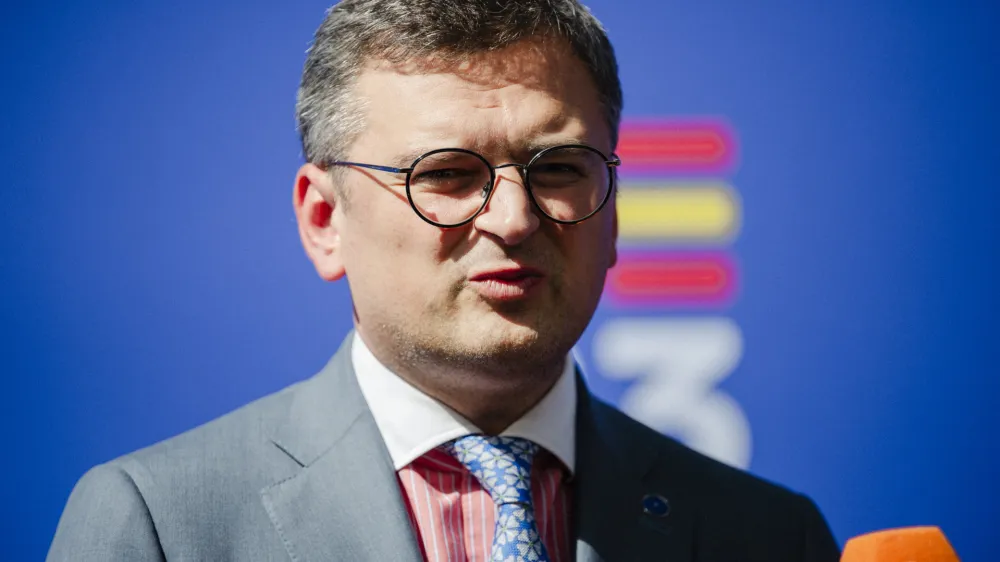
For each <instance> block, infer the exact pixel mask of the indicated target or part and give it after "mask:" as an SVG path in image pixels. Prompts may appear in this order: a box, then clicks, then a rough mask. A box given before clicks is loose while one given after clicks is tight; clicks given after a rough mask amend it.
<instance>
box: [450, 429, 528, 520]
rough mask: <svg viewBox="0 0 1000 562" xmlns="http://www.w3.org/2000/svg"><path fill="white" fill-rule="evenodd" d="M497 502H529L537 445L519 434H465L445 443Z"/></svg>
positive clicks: (501, 503) (452, 454) (502, 503)
mask: <svg viewBox="0 0 1000 562" xmlns="http://www.w3.org/2000/svg"><path fill="white" fill-rule="evenodd" d="M444 448H445V450H446V451H448V453H450V454H451V456H453V457H455V458H456V459H458V462H460V463H462V464H463V465H464V466H465V468H467V469H468V470H469V472H471V473H472V475H473V476H475V477H476V480H479V483H480V484H481V485H482V486H483V489H485V490H486V491H487V492H488V493H489V494H490V496H491V497H492V498H493V501H494V502H495V503H496V504H497V505H504V504H511V503H518V504H524V505H531V462H532V460H534V458H535V453H537V452H538V449H539V447H538V445H536V444H535V443H532V442H531V441H529V440H527V439H522V438H520V437H503V436H489V435H467V436H465V437H462V438H460V439H456V440H454V441H451V442H449V443H447V444H445V445H444Z"/></svg>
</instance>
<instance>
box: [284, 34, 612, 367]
mask: <svg viewBox="0 0 1000 562" xmlns="http://www.w3.org/2000/svg"><path fill="white" fill-rule="evenodd" d="M355 95H356V96H358V97H359V98H360V99H361V100H365V104H366V109H365V129H364V131H363V132H362V133H361V134H360V136H359V137H358V138H357V140H356V142H355V143H354V144H353V146H352V147H351V148H350V150H349V151H348V158H347V160H349V161H352V162H363V163H369V164H379V165H388V166H394V167H407V166H409V165H410V164H411V163H412V161H413V159H414V158H415V157H416V156H417V155H420V154H422V153H424V152H427V151H431V150H434V149H439V148H465V149H469V150H474V151H476V152H478V153H480V154H482V155H483V156H484V157H485V158H486V159H487V160H488V161H489V162H490V163H491V164H492V165H494V166H496V165H498V164H502V163H509V162H517V163H522V164H525V163H527V162H528V161H529V160H530V159H531V157H532V156H533V155H534V154H535V153H536V152H537V150H538V148H537V147H541V146H551V145H557V144H587V145H590V146H593V147H594V148H597V149H598V150H600V151H601V152H603V153H604V154H610V153H611V151H612V148H613V147H612V146H611V145H610V142H611V135H610V133H609V131H608V127H607V125H606V123H605V120H604V116H603V113H602V108H601V105H600V103H599V100H598V94H597V91H596V88H595V87H594V85H593V82H592V80H591V78H590V75H589V74H588V72H587V70H586V68H585V67H584V65H583V64H582V63H581V62H580V61H579V60H577V59H576V58H575V57H574V56H572V54H571V53H570V51H569V50H568V48H567V47H566V46H565V45H562V44H559V43H555V42H545V43H541V42H522V43H520V44H517V45H514V46H512V47H510V48H507V49H505V50H503V51H499V52H494V53H490V54H484V55H479V56H477V57H473V58H472V59H471V60H469V61H468V62H466V63H463V64H462V65H454V64H449V65H444V64H443V63H441V64H437V65H433V64H421V63H419V62H418V63H412V64H407V65H402V66H400V65H392V64H389V63H386V62H382V63H379V64H371V65H369V66H368V67H367V69H366V70H365V71H364V72H363V73H362V74H361V76H360V77H359V78H358V81H357V84H356V89H355ZM328 177H329V176H328ZM332 177H333V178H335V179H334V180H332V181H339V182H342V184H341V185H339V186H338V188H339V189H338V190H334V192H336V191H339V192H340V193H341V194H343V195H344V196H345V197H346V204H345V201H344V198H340V200H339V201H338V200H337V197H336V196H335V195H332V193H327V194H325V197H327V199H328V200H332V201H334V204H333V210H332V215H331V216H330V229H331V230H332V231H334V232H335V237H336V249H335V250H334V251H333V252H332V253H331V255H332V256H333V257H332V258H330V259H334V260H335V261H336V264H337V266H339V267H342V270H343V272H344V273H346V276H347V279H348V283H349V284H350V289H351V295H352V298H353V301H354V306H355V312H356V315H357V318H356V323H357V328H358V330H359V332H360V333H361V336H362V338H363V339H364V340H365V342H366V343H368V345H369V346H370V347H372V349H373V351H375V353H376V356H383V357H381V358H382V359H383V360H386V359H387V358H386V357H384V355H386V354H389V355H393V356H394V357H395V358H396V359H400V358H405V357H407V356H409V357H413V358H416V357H434V358H438V359H445V360H448V361H451V362H452V363H453V364H458V365H461V364H462V363H463V362H469V364H480V365H481V364H484V362H492V363H493V364H494V365H508V366H509V367H512V368H516V366H517V365H520V364H526V363H528V362H538V361H553V360H556V361H558V360H559V359H561V357H562V356H564V355H565V353H566V352H568V350H569V348H570V347H572V345H573V344H574V343H575V342H576V340H577V339H578V338H579V336H580V334H581V333H582V332H583V330H584V328H585V327H586V325H587V323H588V322H589V321H590V318H591V316H592V315H593V312H594V309H595V307H596V306H597V303H598V300H599V298H600V295H601V291H602V289H603V285H604V279H605V275H606V271H607V269H608V268H609V267H611V266H612V265H613V264H614V260H615V238H616V231H617V225H616V217H615V207H614V197H613V196H612V197H611V200H610V201H609V202H608V204H607V205H606V206H605V207H604V209H603V210H602V211H601V212H599V213H598V214H597V215H595V216H593V217H591V218H590V219H588V220H586V221H584V222H582V223H580V224H576V225H561V224H557V223H555V222H553V221H551V220H549V219H547V218H545V217H544V215H541V214H540V213H539V212H538V210H537V209H536V208H535V207H534V206H533V205H532V203H531V200H530V199H529V196H528V193H527V192H526V191H525V187H524V184H523V181H522V179H521V176H520V175H519V173H518V172H517V169H516V168H504V169H500V170H497V179H496V182H495V184H494V185H495V187H494V193H493V194H492V197H491V199H490V201H489V204H488V206H487V207H486V208H485V209H484V210H483V212H482V213H481V214H480V215H479V216H478V217H476V219H475V220H474V221H472V222H471V223H469V224H467V225H464V226H461V227H458V228H451V229H442V228H439V227H436V226H433V225H431V224H428V223H426V222H424V221H423V220H421V219H420V218H419V217H418V216H417V215H416V213H414V211H413V210H412V209H411V208H410V206H409V204H408V203H407V198H406V183H405V180H406V178H405V174H392V173H387V172H381V171H374V170H367V169H361V168H348V169H343V170H340V171H339V173H338V174H334V175H333V176H332ZM330 197H333V199H330ZM300 220H301V216H300ZM313 259H314V261H315V260H316V259H317V258H316V257H315V256H314V257H313ZM317 268H318V269H320V270H321V273H323V271H324V270H323V268H322V267H321V264H319V263H317ZM326 272H327V273H326V275H325V276H326V277H328V278H336V277H338V276H339V273H340V270H339V269H338V267H334V268H332V269H329V268H328V269H326Z"/></svg>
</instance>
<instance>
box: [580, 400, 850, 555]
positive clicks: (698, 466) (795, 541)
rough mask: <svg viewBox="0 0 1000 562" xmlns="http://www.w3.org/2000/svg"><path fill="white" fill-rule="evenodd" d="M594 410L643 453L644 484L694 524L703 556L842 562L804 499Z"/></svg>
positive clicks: (610, 410) (598, 407)
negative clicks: (647, 459)
mask: <svg viewBox="0 0 1000 562" xmlns="http://www.w3.org/2000/svg"><path fill="white" fill-rule="evenodd" d="M593 407H594V409H595V413H596V412H597V411H599V412H600V414H599V415H600V416H601V417H602V418H603V422H604V423H605V424H606V426H607V427H608V429H609V431H610V432H612V433H613V434H614V435H615V436H616V437H617V439H618V440H619V442H620V443H621V444H622V446H623V449H621V450H623V451H628V450H644V451H646V453H644V454H646V455H649V456H651V457H652V458H653V459H654V460H653V461H652V462H651V463H650V468H649V470H648V472H647V473H646V474H645V475H644V478H643V481H644V484H645V485H646V486H647V487H648V489H651V490H657V491H662V493H664V495H665V496H666V497H667V498H668V499H669V500H670V504H671V510H672V513H674V512H676V515H678V516H687V517H690V520H691V521H692V525H693V527H694V528H695V529H697V532H696V535H697V536H696V540H697V542H698V543H699V544H701V545H704V546H703V547H702V548H705V549H708V550H713V549H716V548H728V547H721V546H719V545H729V546H730V547H735V546H736V545H739V549H740V550H742V551H744V552H762V553H764V552H766V553H768V554H767V556H765V558H768V559H774V560H779V559H783V556H781V555H779V554H778V553H779V551H781V552H784V551H787V553H789V555H791V556H795V557H798V558H796V559H800V560H824V561H825V560H837V559H839V556H840V551H839V547H838V546H837V543H836V541H835V540H834V538H833V536H832V534H831V533H830V530H829V527H828V525H827V523H826V520H825V519H824V518H823V515H822V514H821V512H820V511H819V509H818V508H817V507H816V504H815V503H814V502H813V501H812V500H811V499H810V498H808V497H807V496H805V495H803V494H800V493H797V492H795V491H793V490H790V489H788V488H787V487H785V486H782V485H780V484H777V483H774V482H771V481H768V480H766V479H764V478H761V477H759V476H756V475H753V474H750V473H749V472H746V471H744V470H741V469H738V468H734V467H732V466H729V465H727V464H724V463H722V462H719V461H717V460H715V459H712V458H710V457H707V456H705V455H703V454H701V453H699V452H697V451H694V450H692V449H690V448H689V447H687V446H685V445H683V444H682V443H680V442H678V441H677V440H675V439H672V438H670V437H667V436H664V435H662V434H660V433H659V432H657V431H655V430H653V429H651V428H649V427H647V426H645V425H643V424H641V423H639V422H637V421H635V420H633V419H632V418H630V417H628V416H627V415H626V414H624V413H622V412H621V411H619V410H617V409H615V408H614V407H612V406H610V405H608V404H606V403H603V402H599V401H597V404H595V405H594V406H593ZM720 555H721V556H723V558H725V553H720Z"/></svg>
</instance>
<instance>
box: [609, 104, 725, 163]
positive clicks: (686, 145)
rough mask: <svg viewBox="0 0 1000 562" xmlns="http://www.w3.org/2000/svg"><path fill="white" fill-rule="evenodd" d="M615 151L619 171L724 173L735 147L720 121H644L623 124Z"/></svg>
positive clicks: (708, 119)
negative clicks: (619, 160)
mask: <svg viewBox="0 0 1000 562" xmlns="http://www.w3.org/2000/svg"><path fill="white" fill-rule="evenodd" d="M616 152H617V154H618V156H620V157H621V159H622V167H621V172H622V174H638V175H651V174H671V175H672V174H724V173H728V172H731V171H732V169H733V167H734V165H735V162H736V153H737V147H736V141H735V135H734V133H733V131H732V129H731V128H730V127H729V125H727V124H726V123H725V122H723V121H721V120H713V119H711V118H705V119H699V120H646V121H626V122H625V123H623V124H622V127H621V134H620V137H619V141H618V149H617V151H616Z"/></svg>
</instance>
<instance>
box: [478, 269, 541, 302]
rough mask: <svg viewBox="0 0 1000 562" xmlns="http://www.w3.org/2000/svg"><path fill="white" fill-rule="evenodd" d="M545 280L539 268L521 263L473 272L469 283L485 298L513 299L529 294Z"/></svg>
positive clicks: (496, 299) (492, 299)
mask: <svg viewBox="0 0 1000 562" xmlns="http://www.w3.org/2000/svg"><path fill="white" fill-rule="evenodd" d="M544 280H545V274H544V273H542V271H541V270H539V269H536V268H533V267H527V266H522V265H505V266H499V267H491V268H487V269H482V270H479V271H476V272H474V273H473V274H472V275H470V276H469V283H470V284H471V285H472V287H473V288H475V289H476V291H477V292H478V293H479V294H480V296H482V297H483V298H484V299H486V300H490V301H515V300H519V299H523V298H526V297H528V296H530V295H531V294H532V293H533V292H534V289H536V288H538V287H539V286H540V285H541V284H542V282H543V281H544Z"/></svg>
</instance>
